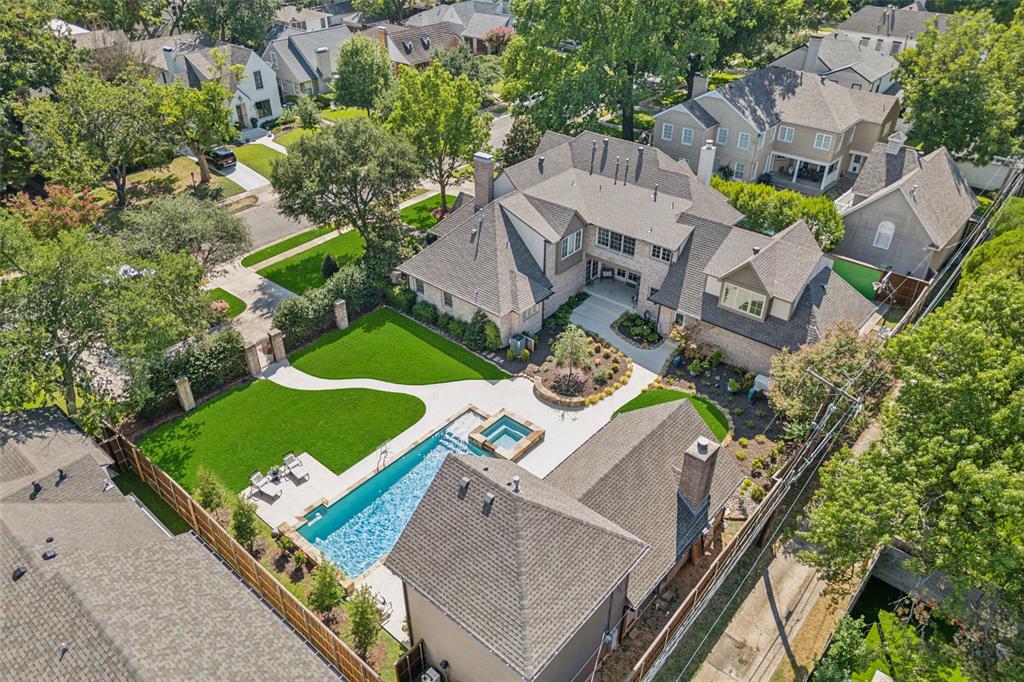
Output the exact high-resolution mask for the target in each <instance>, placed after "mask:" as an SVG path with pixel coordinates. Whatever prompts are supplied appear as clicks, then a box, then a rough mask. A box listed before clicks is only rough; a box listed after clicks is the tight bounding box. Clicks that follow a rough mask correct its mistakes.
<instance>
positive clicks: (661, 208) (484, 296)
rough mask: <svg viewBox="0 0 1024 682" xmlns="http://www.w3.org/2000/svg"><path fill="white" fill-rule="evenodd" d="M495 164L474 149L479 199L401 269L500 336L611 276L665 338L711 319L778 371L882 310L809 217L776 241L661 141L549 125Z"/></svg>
mask: <svg viewBox="0 0 1024 682" xmlns="http://www.w3.org/2000/svg"><path fill="white" fill-rule="evenodd" d="M844 92H848V91H847V90H844ZM710 157H711V158H713V157H714V149H713V147H712V148H711V150H710ZM493 164H494V161H493V158H491V157H490V156H489V155H487V154H483V153H478V154H477V155H476V156H475V157H474V166H475V168H474V176H475V186H476V189H475V198H474V199H473V200H464V201H463V202H462V205H461V206H460V207H459V208H457V209H456V210H454V211H452V212H451V213H450V214H449V216H448V217H446V218H445V219H444V220H442V221H441V222H440V223H438V225H437V226H435V228H434V230H433V231H432V232H433V233H434V234H435V235H437V237H438V239H437V241H435V242H434V243H433V244H430V245H429V246H427V247H426V248H424V249H423V250H422V251H420V252H419V253H418V254H416V255H415V256H413V257H412V258H410V259H409V260H408V261H406V262H405V263H403V264H401V265H400V266H399V268H398V269H399V271H400V272H402V273H404V274H405V275H406V277H407V281H408V286H409V287H410V288H411V289H413V290H414V291H415V292H416V293H417V295H418V298H419V299H420V300H426V301H429V302H431V303H433V304H435V305H436V306H437V307H438V309H439V310H441V311H443V312H446V313H449V314H451V315H455V316H456V317H460V318H462V319H469V318H470V317H471V316H472V315H473V313H474V312H475V311H476V310H477V309H480V310H482V311H483V312H485V313H486V314H487V315H488V317H489V318H490V319H491V320H492V321H494V322H495V324H497V325H498V328H499V330H500V332H501V338H502V341H505V342H507V340H508V338H509V336H511V335H513V334H517V333H521V332H531V333H532V332H537V331H539V330H540V328H541V325H542V322H543V320H544V318H545V317H547V316H548V315H550V314H551V313H553V312H555V310H556V309H557V308H558V306H560V305H561V304H562V303H564V302H565V301H566V300H567V299H568V298H569V297H570V296H572V295H573V294H574V293H576V292H578V291H580V290H581V289H582V288H583V287H584V286H585V285H586V284H587V283H588V282H590V281H592V280H595V279H603V278H608V279H613V280H617V281H619V282H621V283H622V284H623V285H625V287H628V288H629V289H630V290H631V291H632V294H631V295H632V299H633V303H632V307H633V308H634V309H635V310H637V311H639V312H641V313H645V314H648V315H650V316H651V317H652V318H653V319H657V320H658V328H659V330H660V331H661V332H662V333H663V334H664V333H668V332H669V331H670V330H671V328H672V326H673V325H674V324H693V323H697V322H700V325H698V334H699V335H700V336H701V337H702V338H703V339H706V340H708V341H709V342H711V343H714V344H715V345H717V346H719V347H721V349H722V351H723V354H724V356H725V359H726V360H727V361H729V362H733V363H734V364H737V365H740V366H743V367H747V368H748V369H754V370H756V371H758V372H761V373H765V374H767V373H768V370H769V369H770V366H771V358H772V356H774V355H775V354H776V353H777V352H778V351H779V350H780V349H782V348H786V347H788V348H796V347H797V346H799V345H801V344H804V343H808V342H813V341H815V340H817V339H818V338H819V337H820V335H821V334H822V333H823V332H824V331H825V330H826V329H828V328H829V327H831V326H833V325H835V324H837V323H838V322H839V321H840V320H848V321H849V322H851V323H852V324H854V325H855V326H857V327H860V326H861V325H863V323H864V322H865V321H866V320H867V318H868V317H869V316H870V315H871V313H872V312H873V310H874V306H873V305H872V304H871V303H870V302H869V301H867V300H865V299H864V298H863V297H862V296H861V295H860V294H858V293H857V292H856V290H854V289H853V288H852V287H851V286H850V285H849V284H847V283H846V282H845V281H843V280H842V279H840V278H839V277H838V276H835V275H834V274H833V272H832V270H831V261H830V259H828V258H826V257H824V255H823V254H822V252H821V249H819V248H818V246H817V244H816V243H815V241H814V239H813V237H811V234H810V231H809V230H808V228H807V227H806V225H804V224H803V223H802V222H799V223H796V224H794V225H793V226H792V227H790V228H789V229H787V230H785V231H783V232H781V233H780V234H778V235H776V236H775V237H767V236H764V235H761V234H758V233H755V232H751V231H749V230H746V229H743V228H740V227H737V225H738V223H739V222H740V221H741V220H742V219H743V215H742V214H741V213H739V212H738V211H736V210H735V209H734V208H732V207H731V206H730V205H729V204H728V202H727V201H726V200H725V198H724V197H723V196H722V195H721V194H719V193H718V192H717V191H715V190H714V189H712V188H710V187H708V186H707V185H706V180H705V178H708V179H709V178H710V175H711V172H710V168H709V167H705V168H704V169H703V171H705V172H701V173H700V176H701V178H702V180H704V181H701V180H698V178H697V176H694V174H693V173H692V172H691V171H690V169H689V168H688V167H687V166H686V164H683V163H679V162H677V161H673V160H672V159H671V158H670V157H669V156H668V155H666V154H665V153H663V152H661V151H659V150H658V149H655V148H652V147H645V146H638V145H636V144H635V143H631V142H627V141H625V140H620V139H609V138H603V137H602V136H601V135H598V134H596V133H591V132H585V133H582V134H581V135H580V136H579V137H576V138H572V137H568V136H565V135H561V134H558V133H551V132H549V133H546V134H545V135H544V137H543V139H542V140H541V143H540V145H539V147H538V150H537V155H536V156H535V157H533V158H532V159H528V160H526V161H523V162H522V163H518V164H516V165H514V166H510V167H509V168H506V169H505V170H504V171H503V172H502V173H501V175H500V176H499V177H498V178H497V179H496V180H494V179H492V178H493V169H494V166H493ZM712 266H713V267H712ZM708 268H711V269H710V270H709V269H708Z"/></svg>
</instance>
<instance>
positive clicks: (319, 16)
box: [274, 5, 331, 31]
mask: <svg viewBox="0 0 1024 682" xmlns="http://www.w3.org/2000/svg"><path fill="white" fill-rule="evenodd" d="M330 19H331V15H330V13H328V12H325V11H323V10H321V9H319V8H317V7H302V8H300V7H296V6H295V5H284V6H283V7H281V9H279V10H277V12H276V13H275V14H274V24H276V25H278V26H288V27H290V28H294V29H298V30H300V31H316V30H319V29H321V28H327V27H328V26H330V23H329V22H330Z"/></svg>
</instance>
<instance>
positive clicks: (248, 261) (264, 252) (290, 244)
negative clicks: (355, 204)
mask: <svg viewBox="0 0 1024 682" xmlns="http://www.w3.org/2000/svg"><path fill="white" fill-rule="evenodd" d="M333 229H334V226H332V225H322V226H320V227H314V228H313V229H312V230H306V231H304V232H299V233H298V234H293V235H292V236H291V237H288V239H283V240H281V241H279V242H277V243H276V244H271V245H270V246H264V247H263V248H262V249H260V250H259V251H253V252H252V253H250V254H249V255H248V256H246V257H245V258H243V259H242V265H244V266H245V267H251V266H253V265H256V264H257V263H262V262H263V261H265V260H267V259H268V258H273V257H274V256H276V255H277V254H279V253H284V252H285V251H288V250H290V249H294V248H295V247H296V246H302V245H303V244H305V243H306V242H310V241H313V240H314V239H316V238H317V237H322V236H324V235H325V234H327V233H328V232H330V231H331V230H333Z"/></svg>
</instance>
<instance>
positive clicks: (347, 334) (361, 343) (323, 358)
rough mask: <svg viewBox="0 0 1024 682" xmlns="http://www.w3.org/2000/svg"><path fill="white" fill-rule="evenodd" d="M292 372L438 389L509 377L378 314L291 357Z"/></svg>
mask: <svg viewBox="0 0 1024 682" xmlns="http://www.w3.org/2000/svg"><path fill="white" fill-rule="evenodd" d="M291 363H292V367H295V368H296V369H300V370H302V371H303V372H306V373H307V374H312V375H313V376H316V377H322V378H324V379H357V378H361V379H380V380H381V381H390V382H392V383H396V384H439V383H442V382H446V381H459V380H462V379H487V380H488V381H493V380H497V379H507V378H508V375H507V374H506V373H505V372H503V371H501V370H500V369H498V368H497V367H495V366H494V365H492V364H491V363H489V362H487V361H486V360H484V359H483V358H481V357H479V356H477V355H474V354H473V353H470V352H469V351H468V350H466V349H465V348H463V347H462V346H459V345H457V344H455V343H453V342H452V341H449V340H448V339H446V338H444V337H442V336H439V335H438V334H435V333H434V332H432V331H431V330H429V329H427V328H426V327H424V326H423V325H421V324H419V323H418V322H415V321H413V320H410V319H409V318H407V317H404V316H403V315H400V314H398V313H396V312H395V311H393V310H391V309H390V308H379V309H377V310H375V311H373V312H372V313H369V314H367V315H364V316H363V317H361V318H359V319H358V320H357V321H356V322H355V323H354V324H353V325H352V326H351V327H349V328H348V329H345V330H343V331H334V332H330V333H328V334H324V335H323V336H321V337H320V338H319V339H318V340H317V341H316V342H315V343H313V344H311V345H309V346H307V347H305V348H303V349H302V350H299V351H296V352H295V353H293V354H292V356H291Z"/></svg>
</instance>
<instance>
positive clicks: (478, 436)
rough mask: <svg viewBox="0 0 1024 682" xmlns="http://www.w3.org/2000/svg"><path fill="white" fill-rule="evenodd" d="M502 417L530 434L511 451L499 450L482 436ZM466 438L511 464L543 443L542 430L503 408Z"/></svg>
mask: <svg viewBox="0 0 1024 682" xmlns="http://www.w3.org/2000/svg"><path fill="white" fill-rule="evenodd" d="M502 417H508V418H509V419H511V420H512V421H514V422H516V423H518V424H522V425H523V426H525V427H526V428H528V429H529V430H530V433H528V434H526V435H525V436H523V438H522V440H520V441H518V442H517V443H516V446H515V447H514V448H512V449H511V450H508V449H506V448H499V447H498V446H497V445H495V444H494V443H492V442H491V441H490V439H489V438H487V437H486V436H484V431H486V430H487V429H489V428H491V427H492V426H494V425H495V424H497V423H498V422H499V421H500V420H501V418H502ZM468 438H469V442H470V443H472V444H473V445H475V446H477V447H478V448H480V449H482V450H485V451H486V452H489V453H491V454H492V455H497V456H498V457H501V458H503V459H507V460H510V461H512V462H518V461H519V460H520V459H521V458H522V457H523V455H525V454H526V453H527V452H529V451H530V450H532V449H533V448H534V447H536V446H538V445H540V444H541V443H542V442H543V441H544V429H542V428H540V427H539V426H537V425H536V424H534V423H533V422H531V421H530V420H529V419H523V418H522V417H519V416H517V415H515V414H513V413H512V412H510V411H509V410H508V409H506V408H504V407H503V408H501V409H500V410H498V411H497V412H496V413H495V414H493V415H491V416H490V417H488V418H486V419H485V420H484V421H483V422H481V423H480V424H479V425H478V426H477V427H476V428H475V429H473V430H472V431H470V432H469V436H468Z"/></svg>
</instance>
